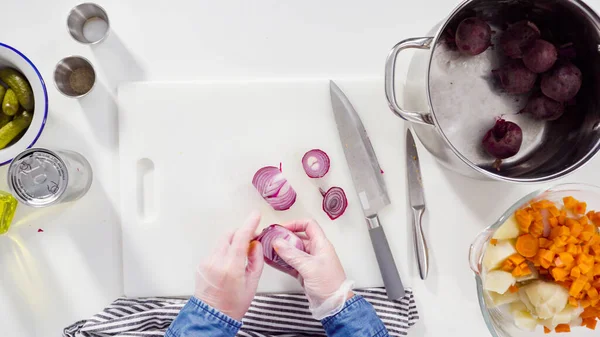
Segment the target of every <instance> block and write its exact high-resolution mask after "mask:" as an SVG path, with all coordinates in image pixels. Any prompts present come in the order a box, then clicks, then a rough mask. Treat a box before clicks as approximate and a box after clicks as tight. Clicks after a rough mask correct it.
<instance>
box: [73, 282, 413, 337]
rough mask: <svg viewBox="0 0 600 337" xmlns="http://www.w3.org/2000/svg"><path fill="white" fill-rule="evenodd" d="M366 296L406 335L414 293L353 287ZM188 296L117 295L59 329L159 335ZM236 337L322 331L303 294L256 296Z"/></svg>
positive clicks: (85, 335) (87, 334)
mask: <svg viewBox="0 0 600 337" xmlns="http://www.w3.org/2000/svg"><path fill="white" fill-rule="evenodd" d="M353 291H354V293H356V294H359V295H361V296H363V297H364V298H365V299H366V300H367V301H369V302H370V303H371V304H372V305H373V307H374V308H375V311H377V315H379V317H380V318H381V319H382V321H383V323H384V324H385V326H386V327H387V329H388V331H389V333H390V335H391V336H405V335H406V334H407V331H408V329H409V328H410V327H411V326H413V325H414V324H415V323H416V321H417V320H418V319H419V315H418V313H417V306H416V304H415V300H414V296H413V293H412V291H411V290H410V289H407V290H406V295H405V296H404V298H402V299H400V300H399V301H392V300H389V299H388V298H387V296H386V293H385V289H384V288H365V289H356V290H353ZM186 302H187V300H184V299H179V298H136V299H134V298H119V299H117V300H116V301H114V302H113V303H112V304H111V305H110V306H109V307H108V308H106V309H104V310H103V311H102V312H101V313H98V314H96V315H95V316H94V317H92V318H90V319H88V320H83V321H79V322H77V323H74V324H72V325H71V326H69V327H67V328H65V329H64V331H63V337H107V336H114V337H132V336H136V337H163V336H164V335H165V331H166V330H167V328H168V327H169V325H170V324H171V322H172V321H173V320H174V319H175V317H176V316H177V314H178V313H179V311H180V310H181V309H182V308H183V306H184V305H185V303H186ZM242 321H243V323H244V324H243V326H242V329H241V330H240V331H239V333H238V335H237V336H238V337H296V336H325V331H324V330H323V327H322V326H321V323H320V322H319V321H317V320H314V319H313V318H312V317H311V315H310V312H309V310H308V300H307V299H306V296H304V295H303V294H264V295H256V296H255V297H254V300H253V301H252V305H251V306H250V309H249V310H248V313H247V314H246V316H244V318H243V320H242Z"/></svg>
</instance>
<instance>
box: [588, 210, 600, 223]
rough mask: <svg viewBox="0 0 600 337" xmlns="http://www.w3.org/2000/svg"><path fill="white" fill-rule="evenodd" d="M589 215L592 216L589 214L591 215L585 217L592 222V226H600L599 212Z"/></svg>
mask: <svg viewBox="0 0 600 337" xmlns="http://www.w3.org/2000/svg"><path fill="white" fill-rule="evenodd" d="M591 213H593V214H591V215H590V214H589V213H588V216H587V217H588V218H589V219H590V220H592V222H593V223H594V225H596V226H600V212H591Z"/></svg>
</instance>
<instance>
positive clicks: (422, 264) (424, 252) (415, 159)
mask: <svg viewBox="0 0 600 337" xmlns="http://www.w3.org/2000/svg"><path fill="white" fill-rule="evenodd" d="M406 180H407V181H408V200H409V203H410V208H411V211H412V215H413V217H412V228H413V241H414V247H415V256H416V258H417V263H418V265H419V275H420V276H421V279H422V280H424V279H426V278H427V274H428V273H429V252H428V249H427V241H425V235H424V234H423V226H422V219H423V213H425V195H424V193H423V179H422V178H421V167H420V165H419V154H418V153H417V146H416V144H415V140H414V138H413V136H412V133H411V132H410V129H407V132H406Z"/></svg>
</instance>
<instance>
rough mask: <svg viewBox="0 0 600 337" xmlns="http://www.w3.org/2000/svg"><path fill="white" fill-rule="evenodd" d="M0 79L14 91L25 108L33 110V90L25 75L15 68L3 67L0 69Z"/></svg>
mask: <svg viewBox="0 0 600 337" xmlns="http://www.w3.org/2000/svg"><path fill="white" fill-rule="evenodd" d="M0 80H2V82H4V83H6V85H8V87H9V88H11V89H12V90H13V91H14V92H15V94H16V95H17V99H18V100H19V103H20V104H21V106H22V107H23V108H24V109H25V110H27V111H33V90H31V86H30V85H29V82H27V79H25V76H23V75H22V74H21V73H20V72H18V71H16V70H15V69H12V68H4V69H1V70H0Z"/></svg>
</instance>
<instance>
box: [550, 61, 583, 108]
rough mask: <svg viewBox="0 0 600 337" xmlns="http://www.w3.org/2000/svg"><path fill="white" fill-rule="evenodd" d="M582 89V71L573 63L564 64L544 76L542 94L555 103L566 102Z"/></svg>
mask: <svg viewBox="0 0 600 337" xmlns="http://www.w3.org/2000/svg"><path fill="white" fill-rule="evenodd" d="M580 88H581V70H579V68H577V66H575V65H574V64H573V63H571V62H563V63H561V64H559V65H558V66H557V67H555V68H554V69H552V70H551V71H550V72H547V73H545V74H544V75H542V92H543V93H544V95H546V96H548V97H550V98H552V99H553V100H555V101H559V102H566V101H568V100H570V99H572V98H574V97H575V95H577V92H579V89H580Z"/></svg>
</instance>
